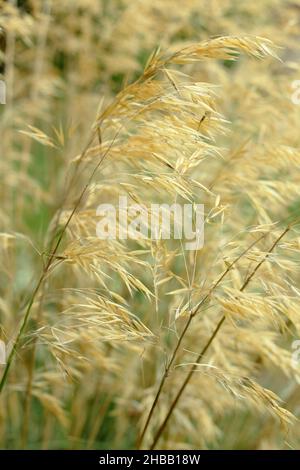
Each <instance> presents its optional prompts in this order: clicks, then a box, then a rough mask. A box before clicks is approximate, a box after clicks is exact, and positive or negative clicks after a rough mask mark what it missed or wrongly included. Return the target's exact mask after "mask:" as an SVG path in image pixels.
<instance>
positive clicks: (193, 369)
mask: <svg viewBox="0 0 300 470" xmlns="http://www.w3.org/2000/svg"><path fill="white" fill-rule="evenodd" d="M290 228H291V226H290V225H289V226H288V227H286V228H285V229H284V231H283V232H282V233H281V234H280V236H279V237H278V238H277V239H276V240H275V241H274V243H273V244H272V246H271V247H270V248H269V250H268V252H267V253H266V255H265V256H264V257H263V258H262V260H261V261H260V262H259V263H258V264H257V265H256V266H255V268H254V269H253V270H252V272H251V273H250V274H249V276H247V278H246V279H245V281H244V283H243V285H242V286H241V288H240V292H243V291H244V290H245V289H246V287H247V286H248V284H249V283H250V281H251V279H252V278H253V277H254V276H255V274H256V272H257V271H258V270H259V268H260V267H261V266H262V264H263V263H264V262H265V261H266V260H267V259H268V257H269V255H270V253H272V251H273V250H274V249H275V247H276V246H277V245H278V243H279V242H280V240H281V239H282V238H283V237H284V236H285V235H286V234H287V233H288V232H289V230H290ZM225 320H226V316H225V315H223V316H222V318H221V319H220V321H219V322H218V324H217V326H216V328H215V329H214V331H213V333H212V335H211V336H210V338H209V340H208V341H207V343H206V344H205V346H204V348H203V349H202V351H201V352H200V353H199V355H198V357H197V359H196V361H195V363H194V365H193V366H192V367H191V369H190V371H189V372H188V374H187V376H186V378H185V379H184V381H183V383H182V385H181V387H180V389H179V391H178V392H177V395H176V396H175V398H174V400H173V402H172V404H171V406H170V408H169V411H168V413H167V415H166V417H165V419H164V420H163V422H162V424H161V425H160V426H159V428H158V430H157V432H156V434H155V436H154V439H153V442H152V444H151V447H150V449H151V450H152V449H154V448H155V446H156V444H157V442H158V440H159V439H160V437H161V435H162V433H163V432H164V430H165V428H166V426H167V424H168V421H169V419H170V417H171V416H172V414H173V411H174V410H175V408H176V405H177V403H178V402H179V400H180V398H181V396H182V394H183V392H184V390H185V388H186V387H187V385H188V383H189V382H190V380H191V378H192V376H193V374H194V372H195V371H196V370H197V366H198V364H199V363H200V362H201V360H202V358H203V357H204V355H205V354H206V352H207V350H208V349H209V347H210V345H211V344H212V342H213V340H214V339H215V337H216V336H217V334H218V332H219V331H220V329H221V327H222V325H223V324H224V322H225Z"/></svg>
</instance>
